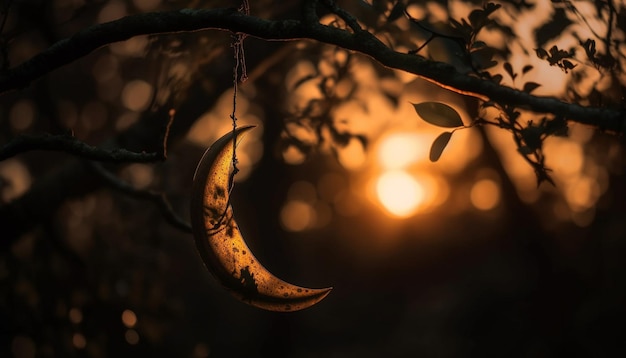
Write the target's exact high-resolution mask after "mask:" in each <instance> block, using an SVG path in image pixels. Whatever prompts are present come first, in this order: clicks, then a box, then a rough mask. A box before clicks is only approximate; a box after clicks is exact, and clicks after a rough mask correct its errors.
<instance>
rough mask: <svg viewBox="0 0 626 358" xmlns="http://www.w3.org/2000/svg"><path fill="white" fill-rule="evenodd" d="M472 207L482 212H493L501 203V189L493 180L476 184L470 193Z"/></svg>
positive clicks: (485, 180)
mask: <svg viewBox="0 0 626 358" xmlns="http://www.w3.org/2000/svg"><path fill="white" fill-rule="evenodd" d="M470 200H471V201H472V205H474V207H476V208H477V209H480V210H491V209H493V208H495V207H496V205H498V203H499V202H500V187H499V186H498V183H496V182H495V181H493V180H491V179H481V180H479V181H477V182H476V183H474V185H473V186H472V189H471V191H470Z"/></svg>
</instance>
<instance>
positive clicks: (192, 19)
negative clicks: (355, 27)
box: [0, 9, 626, 133]
mask: <svg viewBox="0 0 626 358" xmlns="http://www.w3.org/2000/svg"><path fill="white" fill-rule="evenodd" d="M210 29H213V30H223V31H231V32H240V33H246V34H248V35H250V36H254V37H258V38H261V39H266V40H296V39H311V40H316V41H319V42H323V43H327V44H332V45H336V46H340V47H343V48H346V49H349V50H353V51H357V52H360V53H363V54H365V55H368V56H370V57H371V58H373V59H374V60H375V61H377V62H379V63H380V64H382V65H384V66H387V67H390V68H395V69H399V70H403V71H406V72H409V73H412V74H415V75H417V76H419V77H421V78H423V79H425V80H428V81H431V82H433V83H436V84H438V85H439V86H441V87H443V88H446V89H449V90H451V91H454V92H457V93H460V94H465V95H468V96H473V97H477V98H479V99H482V100H492V101H495V102H497V103H500V104H506V105H512V106H515V107H521V108H527V109H531V110H533V111H535V112H538V113H553V114H555V115H559V116H563V117H565V118H567V119H569V120H573V121H576V122H579V123H583V124H588V125H592V126H596V127H598V128H600V129H603V130H607V131H612V132H616V133H622V132H624V131H625V129H626V113H625V112H623V111H619V110H615V109H608V108H594V107H584V106H581V105H578V104H573V103H566V102H563V101H561V100H558V99H555V98H548V97H538V96H533V95H531V94H528V93H525V92H522V91H519V90H516V89H513V88H510V87H505V86H502V85H498V84H496V83H493V82H491V81H488V80H484V79H480V78H476V77H472V76H469V75H465V74H461V73H459V72H457V71H456V70H455V68H454V67H453V66H451V65H448V64H445V63H441V62H435V61H431V60H427V59H425V58H423V57H419V56H415V55H410V54H406V53H400V52H396V51H393V50H392V49H390V48H389V47H387V46H386V45H385V44H383V43H382V42H381V41H380V40H378V39H377V38H376V37H375V36H374V35H373V34H371V33H369V32H367V31H358V32H355V33H352V32H350V31H348V30H344V29H338V28H334V27H330V26H325V25H322V24H319V23H316V24H309V23H303V22H301V21H297V20H264V19H260V18H256V17H253V16H248V15H244V14H241V13H239V12H238V11H237V10H236V9H198V10H194V9H183V10H179V11H172V12H160V13H144V14H137V15H131V16H127V17H124V18H121V19H119V20H115V21H112V22H108V23H103V24H98V25H94V26H92V27H90V28H87V29H84V30H82V31H80V32H78V33H77V34H75V35H74V36H72V37H70V38H67V39H65V40H62V41H59V42H58V43H56V44H54V45H53V46H51V47H50V48H48V49H47V50H45V51H43V52H42V53H40V54H39V55H37V56H35V57H33V58H32V59H30V60H28V61H26V62H24V63H22V64H20V65H18V66H17V67H14V68H13V69H11V70H9V71H7V72H5V73H3V74H1V75H0V93H3V92H6V91H9V90H14V89H20V88H23V87H25V86H27V85H28V84H29V83H30V82H31V81H33V80H35V79H37V78H39V77H41V76H43V75H45V74H47V73H48V72H50V71H52V70H54V69H56V68H58V67H60V66H63V65H65V64H68V63H70V62H72V61H74V60H76V59H78V58H80V57H83V56H85V55H87V54H88V53H90V52H92V51H94V50H95V49H97V48H100V47H102V46H105V45H108V44H111V43H113V42H118V41H124V40H127V39H129V38H131V37H134V36H139V35H148V34H160V33H173V32H183V31H199V30H210Z"/></svg>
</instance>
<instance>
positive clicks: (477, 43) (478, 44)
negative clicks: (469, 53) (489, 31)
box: [472, 40, 487, 49]
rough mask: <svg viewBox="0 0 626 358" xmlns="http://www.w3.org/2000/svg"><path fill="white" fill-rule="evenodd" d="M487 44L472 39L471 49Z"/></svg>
mask: <svg viewBox="0 0 626 358" xmlns="http://www.w3.org/2000/svg"><path fill="white" fill-rule="evenodd" d="M485 46H487V44H486V43H485V42H484V41H480V40H479V41H474V43H472V48H473V49H478V48H483V47H485Z"/></svg>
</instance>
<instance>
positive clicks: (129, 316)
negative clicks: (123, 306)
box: [122, 310, 137, 328]
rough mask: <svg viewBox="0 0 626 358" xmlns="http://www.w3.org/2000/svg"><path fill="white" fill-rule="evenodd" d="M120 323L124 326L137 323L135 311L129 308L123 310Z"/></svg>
mask: <svg viewBox="0 0 626 358" xmlns="http://www.w3.org/2000/svg"><path fill="white" fill-rule="evenodd" d="M122 323H124V326H126V327H128V328H133V327H135V325H136V324H137V315H135V312H133V311H131V310H124V312H122Z"/></svg>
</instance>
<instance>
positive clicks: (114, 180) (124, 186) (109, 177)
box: [89, 162, 191, 233]
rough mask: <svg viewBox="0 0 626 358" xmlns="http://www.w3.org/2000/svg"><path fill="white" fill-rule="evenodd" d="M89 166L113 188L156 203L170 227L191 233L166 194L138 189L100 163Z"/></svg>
mask: <svg viewBox="0 0 626 358" xmlns="http://www.w3.org/2000/svg"><path fill="white" fill-rule="evenodd" d="M89 166H90V167H91V168H92V169H93V171H94V173H96V174H97V175H98V176H99V177H100V178H101V179H102V180H103V181H104V182H105V183H106V184H107V185H109V186H110V187H111V188H113V189H115V190H117V191H119V192H121V193H123V194H126V195H128V196H130V197H133V198H136V199H141V200H148V201H151V202H153V203H155V204H156V205H157V206H158V208H159V210H160V211H161V214H162V215H163V217H165V219H166V220H167V222H168V223H170V225H172V226H173V227H175V228H177V229H179V230H181V231H184V232H187V233H191V225H190V224H189V223H188V222H186V221H185V220H183V219H181V218H180V217H179V216H178V215H177V214H176V213H175V212H174V209H172V205H171V204H170V202H169V200H167V197H166V196H165V194H164V193H162V192H156V191H153V190H140V189H137V188H135V187H133V186H132V185H131V184H129V183H127V182H125V181H123V180H121V179H120V178H118V177H117V176H115V175H113V174H112V173H111V172H109V171H108V170H106V169H105V168H104V167H103V166H102V164H100V163H96V162H89Z"/></svg>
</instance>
